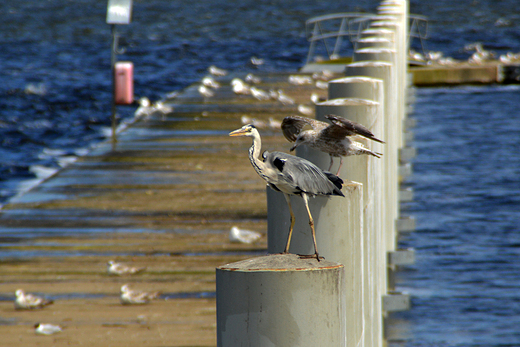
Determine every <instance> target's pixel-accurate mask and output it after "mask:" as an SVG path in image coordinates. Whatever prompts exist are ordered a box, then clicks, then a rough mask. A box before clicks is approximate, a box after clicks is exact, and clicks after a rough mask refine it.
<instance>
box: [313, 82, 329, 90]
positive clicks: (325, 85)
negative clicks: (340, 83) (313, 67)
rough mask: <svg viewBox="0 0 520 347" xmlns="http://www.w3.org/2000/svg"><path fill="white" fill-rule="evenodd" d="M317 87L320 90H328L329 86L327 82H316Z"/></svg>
mask: <svg viewBox="0 0 520 347" xmlns="http://www.w3.org/2000/svg"><path fill="white" fill-rule="evenodd" d="M316 87H318V88H320V89H328V88H329V84H328V83H327V82H325V81H316Z"/></svg>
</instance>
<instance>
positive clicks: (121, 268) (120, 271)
mask: <svg viewBox="0 0 520 347" xmlns="http://www.w3.org/2000/svg"><path fill="white" fill-rule="evenodd" d="M144 270H146V267H134V266H128V265H125V264H123V263H116V262H115V261H113V260H109V261H108V263H107V272H108V273H109V274H110V275H134V274H136V273H140V272H143V271H144Z"/></svg>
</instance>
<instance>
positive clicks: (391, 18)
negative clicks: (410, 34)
mask: <svg viewBox="0 0 520 347" xmlns="http://www.w3.org/2000/svg"><path fill="white" fill-rule="evenodd" d="M374 19H375V21H390V22H393V21H395V20H397V17H395V16H388V15H384V14H378V15H377V16H375V18H374Z"/></svg>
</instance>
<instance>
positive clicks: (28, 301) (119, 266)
mask: <svg viewBox="0 0 520 347" xmlns="http://www.w3.org/2000/svg"><path fill="white" fill-rule="evenodd" d="M145 270H146V267H136V266H130V265H127V264H124V263H120V262H116V261H113V260H110V261H109V262H108V263H107V273H108V274H109V275H118V276H121V275H135V274H138V273H141V272H143V271H145ZM160 295H161V292H145V291H139V290H134V289H131V288H130V286H129V285H128V284H123V285H122V286H121V293H120V297H119V298H120V301H121V304H123V305H142V304H147V303H149V302H150V301H152V300H154V299H158V298H159V296H160ZM15 296H16V298H15V301H14V308H15V309H16V310H37V309H43V308H44V307H46V306H49V305H51V304H53V303H54V301H53V300H50V299H47V298H45V297H43V296H40V295H37V294H33V293H26V292H25V291H24V290H23V289H18V290H16V292H15ZM34 331H35V333H36V334H41V335H52V334H56V333H59V332H61V331H63V328H62V327H61V326H59V325H55V324H51V323H36V324H35V325H34Z"/></svg>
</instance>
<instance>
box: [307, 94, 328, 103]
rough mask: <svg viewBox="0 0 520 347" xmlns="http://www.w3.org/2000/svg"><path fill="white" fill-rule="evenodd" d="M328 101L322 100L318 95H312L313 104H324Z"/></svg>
mask: <svg viewBox="0 0 520 347" xmlns="http://www.w3.org/2000/svg"><path fill="white" fill-rule="evenodd" d="M325 100H327V99H326V98H321V97H320V96H319V94H318V93H312V94H311V101H312V103H313V104H317V103H318V102H322V101H325Z"/></svg>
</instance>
